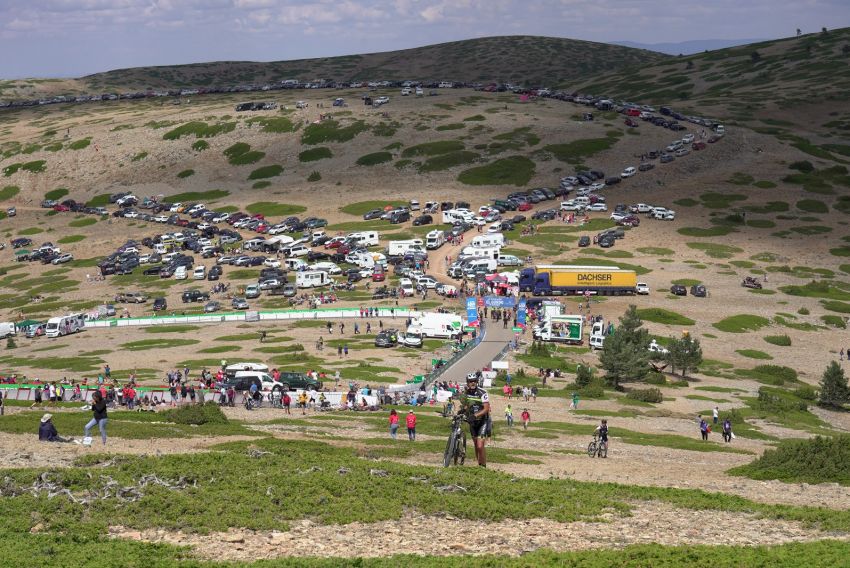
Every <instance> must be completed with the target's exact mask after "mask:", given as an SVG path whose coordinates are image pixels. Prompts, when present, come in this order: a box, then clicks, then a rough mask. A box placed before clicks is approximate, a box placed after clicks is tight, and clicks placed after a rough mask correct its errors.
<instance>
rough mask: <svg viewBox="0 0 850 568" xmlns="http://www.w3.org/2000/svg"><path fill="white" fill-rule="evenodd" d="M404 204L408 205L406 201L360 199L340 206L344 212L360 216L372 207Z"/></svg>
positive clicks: (380, 207)
mask: <svg viewBox="0 0 850 568" xmlns="http://www.w3.org/2000/svg"><path fill="white" fill-rule="evenodd" d="M402 205H407V202H406V201H358V202H357V203H349V204H348V205H344V206H342V207H340V208H339V210H340V211H342V212H343V213H348V214H349V215H357V216H358V217H362V216H363V215H364V214H365V213H368V212H369V211H371V210H372V209H383V208H384V207H387V206H391V207H401V206H402Z"/></svg>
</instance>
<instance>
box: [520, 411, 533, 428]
mask: <svg viewBox="0 0 850 568" xmlns="http://www.w3.org/2000/svg"><path fill="white" fill-rule="evenodd" d="M520 416H521V417H522V429H523V430H528V423H529V422H531V414H530V413H529V412H528V409H527V408H523V409H522V414H521V415H520Z"/></svg>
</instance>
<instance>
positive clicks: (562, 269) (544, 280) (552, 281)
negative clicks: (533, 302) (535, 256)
mask: <svg viewBox="0 0 850 568" xmlns="http://www.w3.org/2000/svg"><path fill="white" fill-rule="evenodd" d="M636 285H637V273H635V271H634V270H623V269H621V268H617V267H616V266H570V265H558V264H552V265H541V266H537V267H535V268H526V269H524V270H522V271H521V272H520V277H519V289H520V292H531V293H532V294H533V295H535V296H548V295H558V294H560V295H582V294H597V295H600V296H620V295H626V294H634V293H635V286H636Z"/></svg>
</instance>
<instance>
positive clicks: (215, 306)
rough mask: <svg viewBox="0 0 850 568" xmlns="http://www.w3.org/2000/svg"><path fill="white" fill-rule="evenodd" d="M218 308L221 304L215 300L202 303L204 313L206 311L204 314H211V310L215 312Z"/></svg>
mask: <svg viewBox="0 0 850 568" xmlns="http://www.w3.org/2000/svg"><path fill="white" fill-rule="evenodd" d="M220 309H221V304H219V303H218V302H216V301H215V300H212V301H211V302H207V303H206V304H205V305H204V313H206V314H211V313H213V312H217V311H218V310H220Z"/></svg>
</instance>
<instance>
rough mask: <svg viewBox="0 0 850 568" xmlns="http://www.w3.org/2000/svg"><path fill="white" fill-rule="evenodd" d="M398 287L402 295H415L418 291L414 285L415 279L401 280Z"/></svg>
mask: <svg viewBox="0 0 850 568" xmlns="http://www.w3.org/2000/svg"><path fill="white" fill-rule="evenodd" d="M398 288H399V291H400V292H401V295H402V296H413V295H414V294H415V293H416V289H415V288H414V287H413V281H412V280H411V279H410V278H402V279H401V280H399V281H398Z"/></svg>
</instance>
